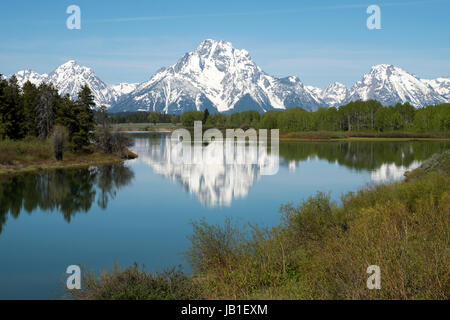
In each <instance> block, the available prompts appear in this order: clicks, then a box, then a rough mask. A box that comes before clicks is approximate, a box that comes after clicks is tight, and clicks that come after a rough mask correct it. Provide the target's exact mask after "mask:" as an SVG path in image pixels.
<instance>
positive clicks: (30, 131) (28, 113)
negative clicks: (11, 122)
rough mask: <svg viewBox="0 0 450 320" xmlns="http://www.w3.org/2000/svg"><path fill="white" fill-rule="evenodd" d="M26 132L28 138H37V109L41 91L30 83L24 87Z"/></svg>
mask: <svg viewBox="0 0 450 320" xmlns="http://www.w3.org/2000/svg"><path fill="white" fill-rule="evenodd" d="M22 90H23V111H24V118H23V122H24V130H25V135H27V136H36V135H37V133H38V131H37V126H36V109H37V104H38V101H39V90H38V88H37V87H36V86H35V85H34V84H32V83H31V82H30V81H27V82H25V84H24V85H23V88H22Z"/></svg>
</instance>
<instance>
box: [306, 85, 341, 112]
mask: <svg viewBox="0 0 450 320" xmlns="http://www.w3.org/2000/svg"><path fill="white" fill-rule="evenodd" d="M306 89H307V90H309V91H310V92H311V94H312V95H313V96H314V97H315V98H316V100H317V101H321V102H322V106H327V107H336V106H340V105H342V103H343V102H344V101H345V99H347V95H348V89H347V87H346V86H345V85H344V84H342V83H340V82H335V83H333V84H330V85H329V86H328V87H326V88H325V89H321V88H318V87H314V86H306Z"/></svg>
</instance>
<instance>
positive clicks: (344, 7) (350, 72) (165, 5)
mask: <svg viewBox="0 0 450 320" xmlns="http://www.w3.org/2000/svg"><path fill="white" fill-rule="evenodd" d="M72 4H75V5H78V6H79V7H80V8H81V30H68V29H67V28H66V19H67V17H68V16H69V15H68V14H66V8H67V7H68V6H69V5H72ZM370 4H377V5H379V6H380V8H381V27H382V29H381V30H368V29H367V27H366V19H367V17H368V16H369V15H368V14H367V13H366V8H367V7H368V6H369V5H370ZM449 12H450V1H448V0H427V1H420V0H418V1H413V0H410V1H407V0H390V1H377V0H371V1H364V0H359V1H358V0H356V1H346V0H342V1H336V0H335V1H317V0H316V1H310V0H303V1H302V0H293V1H285V0H277V1H275V0H271V1H264V0H258V1H254V0H241V1H234V0H227V1H217V0H208V1H207V0H191V1H186V0H182V1H181V0H180V1H171V0H164V1H160V0H127V1H112V0H95V1H93V0H90V1H87V0H70V1H65V0H53V1H50V0H47V1H45V0H40V1H21V0H16V1H8V2H4V3H2V7H1V10H0V39H1V41H0V73H3V74H11V73H14V72H16V71H18V70H21V69H24V68H31V69H33V70H35V71H37V72H40V73H44V72H45V73H48V72H51V71H52V70H53V69H55V68H56V67H57V66H59V65H60V64H62V63H64V62H66V61H67V60H70V59H75V60H76V61H77V62H78V63H79V64H82V65H87V66H89V67H91V68H93V70H94V71H95V73H96V74H97V75H98V76H99V77H100V78H101V79H103V80H104V81H105V82H107V83H110V84H113V83H118V82H141V81H145V80H147V79H149V78H150V77H151V75H152V74H153V73H154V72H155V71H156V70H158V69H159V68H161V67H163V66H168V65H172V64H174V63H175V62H176V60H178V59H179V58H180V57H181V56H182V55H183V54H184V53H185V52H188V51H193V50H195V48H196V47H197V45H198V44H199V43H200V42H201V41H202V40H204V39H206V38H212V39H218V40H227V41H230V42H232V43H233V45H234V46H235V47H236V48H239V49H242V48H244V49H247V50H248V51H249V52H250V55H251V56H252V58H253V60H254V61H255V62H256V63H257V64H258V65H259V66H260V67H261V68H262V69H263V70H264V71H266V72H267V73H269V74H271V75H275V76H288V75H297V76H299V77H300V79H301V80H302V81H303V82H304V83H306V84H308V85H316V86H320V87H324V86H327V85H328V84H329V83H331V82H334V81H340V82H342V83H344V84H346V85H351V84H353V83H354V82H355V81H357V80H360V78H361V76H362V74H363V73H366V72H368V71H369V70H370V67H371V66H372V65H375V64H379V63H389V64H394V65H398V66H400V67H402V68H404V69H405V70H407V71H409V72H411V73H414V74H416V75H418V76H420V77H423V78H434V77H438V76H446V75H450V35H449V34H450V19H448V13H449Z"/></svg>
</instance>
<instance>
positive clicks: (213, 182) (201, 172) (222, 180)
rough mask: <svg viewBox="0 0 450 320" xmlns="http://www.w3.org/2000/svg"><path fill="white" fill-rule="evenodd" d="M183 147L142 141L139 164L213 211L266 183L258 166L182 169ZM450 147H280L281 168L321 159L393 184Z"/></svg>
mask: <svg viewBox="0 0 450 320" xmlns="http://www.w3.org/2000/svg"><path fill="white" fill-rule="evenodd" d="M180 144H181V142H173V141H172V140H171V138H170V134H158V135H153V134H150V135H149V136H147V135H137V136H136V138H135V145H134V147H133V151H134V152H136V153H137V154H139V158H138V159H137V160H135V161H138V162H144V163H146V164H147V165H148V166H150V167H151V168H152V170H153V171H154V172H156V173H157V174H159V175H161V176H164V177H166V178H168V179H170V180H172V181H175V182H177V183H178V184H180V185H181V186H182V187H183V189H184V190H186V192H189V193H191V194H194V195H195V196H196V197H197V198H198V200H199V201H200V202H201V203H202V204H204V205H206V206H210V207H216V206H230V205H231V203H232V201H233V200H235V199H240V198H245V197H246V196H247V194H248V192H249V190H250V188H251V187H252V185H253V184H254V183H255V181H256V180H258V179H260V178H261V174H260V167H259V166H258V165H255V164H249V165H244V164H238V163H228V162H227V163H225V161H223V163H208V161H207V160H202V161H200V162H198V163H196V164H180V163H177V162H176V161H173V159H172V158H173V155H174V154H176V153H179V150H180ZM448 147H449V146H448V144H446V143H445V142H444V143H443V142H437V143H434V142H424V143H421V142H367V141H364V142H363V141H361V142H358V141H340V142H281V143H280V146H279V148H280V150H279V154H280V166H285V167H288V168H289V170H290V171H291V172H295V170H296V168H297V167H299V166H301V164H302V162H303V161H310V160H313V159H319V160H326V161H328V162H329V163H336V164H337V165H340V166H345V167H347V168H350V169H352V170H357V171H368V172H370V173H371V179H372V181H374V182H388V181H392V180H398V179H401V178H402V177H403V174H404V173H405V172H406V171H408V170H412V169H414V168H416V167H418V166H419V165H420V163H421V161H422V160H425V159H427V158H428V157H430V156H431V155H432V154H433V153H436V152H441V151H443V150H446V149H447V148H448ZM221 148H224V145H223V144H221V143H211V144H209V145H206V146H203V154H224V153H225V152H224V151H223V150H220V149H221ZM267 151H270V148H268V150H267ZM270 157H271V155H270V153H269V152H263V153H262V154H258V163H259V162H261V161H266V162H267V163H274V161H273V159H272V160H270ZM264 159H269V160H268V161H267V160H264Z"/></svg>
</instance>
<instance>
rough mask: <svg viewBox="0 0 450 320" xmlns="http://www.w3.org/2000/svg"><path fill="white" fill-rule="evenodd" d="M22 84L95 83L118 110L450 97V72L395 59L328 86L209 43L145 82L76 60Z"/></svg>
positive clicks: (27, 76) (102, 98) (416, 101)
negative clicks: (116, 77)
mask: <svg viewBox="0 0 450 320" xmlns="http://www.w3.org/2000/svg"><path fill="white" fill-rule="evenodd" d="M15 75H16V77H17V79H18V82H19V84H20V85H23V84H24V83H25V82H26V81H28V80H29V81H31V82H32V83H34V84H36V85H39V84H40V83H42V82H46V83H52V84H53V85H54V86H55V87H56V88H57V89H58V91H59V93H60V94H61V95H65V94H69V95H70V97H71V98H73V99H75V98H76V96H77V93H78V91H79V90H80V89H81V87H82V86H83V85H88V86H89V88H90V89H91V90H92V93H93V95H94V100H95V103H96V105H97V106H101V105H106V106H107V107H110V111H111V112H120V111H158V112H166V113H176V114H180V113H183V112H185V111H189V110H201V111H203V110H205V109H206V108H208V110H209V111H210V112H212V113H214V112H226V113H232V112H239V111H245V110H258V111H260V112H265V111H268V110H272V109H287V108H292V107H302V108H304V109H307V110H315V109H317V108H318V107H321V106H323V107H331V106H336V107H337V106H340V105H343V104H346V103H348V102H350V101H355V100H359V99H360V100H368V99H375V100H378V101H380V102H381V103H382V104H383V105H394V104H396V103H398V102H409V103H411V104H412V105H414V106H416V107H423V106H427V105H430V104H437V103H443V102H450V77H441V78H437V79H431V80H427V79H419V78H418V77H416V76H415V75H413V74H410V73H408V72H406V71H405V70H403V69H401V68H399V67H396V66H393V65H388V64H380V65H376V66H373V67H372V68H371V70H370V72H369V73H368V74H365V75H364V76H363V78H362V80H360V81H358V82H356V83H355V84H354V85H353V86H352V87H351V88H350V89H348V88H346V86H345V85H343V84H342V83H339V82H335V83H333V84H331V85H330V86H328V87H327V88H325V89H322V88H318V87H314V86H307V85H304V84H303V83H302V81H300V79H299V78H298V77H296V76H289V77H285V78H277V77H273V76H270V75H268V74H267V73H265V72H264V71H263V70H262V69H261V68H260V67H259V66H257V65H256V64H255V63H254V62H253V60H252V59H251V57H250V54H249V53H248V52H247V51H246V50H243V49H242V50H239V49H236V48H234V47H233V46H232V44H231V43H230V42H226V41H216V40H211V39H209V40H205V41H203V42H202V43H201V44H200V45H199V46H198V47H197V48H196V50H195V51H193V52H190V53H186V54H185V55H184V56H183V57H182V58H181V59H180V60H178V61H177V63H175V64H174V65H172V66H170V67H168V68H162V69H160V70H159V71H157V72H156V73H155V74H154V75H153V76H152V77H151V78H150V79H149V80H148V81H146V82H143V83H141V84H137V83H119V84H117V85H111V86H110V85H107V84H106V83H105V82H103V81H102V80H101V79H100V78H99V77H97V76H96V74H95V73H94V72H93V70H92V69H90V68H88V67H85V66H80V65H78V64H77V63H76V62H75V61H74V60H70V61H68V62H66V63H64V64H63V65H61V66H59V67H58V68H56V69H55V70H54V71H53V72H51V73H50V74H48V75H47V74H39V73H37V72H34V71H32V70H22V71H19V72H17V73H16V74H15Z"/></svg>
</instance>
